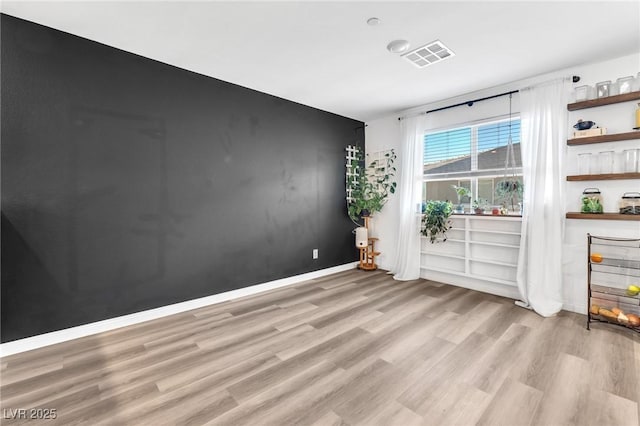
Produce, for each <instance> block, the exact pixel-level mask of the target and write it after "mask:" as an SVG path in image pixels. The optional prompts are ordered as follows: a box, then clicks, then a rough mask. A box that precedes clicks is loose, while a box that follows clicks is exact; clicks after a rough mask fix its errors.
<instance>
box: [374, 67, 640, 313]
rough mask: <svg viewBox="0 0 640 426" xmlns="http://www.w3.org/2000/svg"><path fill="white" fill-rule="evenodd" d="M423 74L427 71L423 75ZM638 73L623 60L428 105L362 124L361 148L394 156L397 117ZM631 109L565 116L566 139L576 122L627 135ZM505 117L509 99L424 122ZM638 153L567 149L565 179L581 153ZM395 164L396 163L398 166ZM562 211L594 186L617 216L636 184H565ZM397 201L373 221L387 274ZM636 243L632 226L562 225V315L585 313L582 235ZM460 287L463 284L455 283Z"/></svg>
mask: <svg viewBox="0 0 640 426" xmlns="http://www.w3.org/2000/svg"><path fill="white" fill-rule="evenodd" d="M426 71H427V72H428V69H426ZM638 71H640V54H634V55H628V56H624V57H620V58H616V59H613V60H609V61H604V62H599V63H594V64H585V65H581V66H576V67H573V68H569V69H564V70H559V71H556V72H553V73H549V74H545V75H540V76H535V77H531V78H526V79H523V80H520V81H516V82H510V83H506V84H504V85H502V86H499V87H492V88H487V89H485V90H481V91H478V92H474V93H470V94H466V95H463V96H459V97H456V98H452V99H445V100H442V101H439V102H435V103H432V104H428V105H422V106H419V107H416V108H412V109H409V110H406V111H402V112H399V113H397V114H392V115H389V116H386V117H382V118H379V119H376V120H372V121H370V122H368V123H367V127H366V130H365V134H366V146H367V151H368V152H374V151H379V150H384V149H390V148H395V149H396V152H397V151H398V147H399V144H400V125H399V121H398V117H400V116H405V115H410V114H414V113H416V112H419V111H427V110H430V109H435V108H439V107H442V106H447V105H451V104H456V103H459V102H465V101H467V100H470V99H476V98H481V97H484V96H491V95H495V94H498V93H502V92H507V91H510V90H516V89H519V88H522V87H527V86H529V85H533V84H536V83H539V82H542V81H546V80H549V79H552V78H556V77H560V76H571V75H579V76H580V77H581V80H580V82H578V83H576V84H574V85H573V86H574V87H576V86H580V85H583V84H590V85H594V84H595V83H597V82H599V81H602V80H612V81H615V80H616V79H617V78H618V77H623V76H627V75H636V73H638ZM513 101H514V103H513V110H514V112H517V111H519V104H518V96H517V95H514V99H513ZM635 108H636V104H635V103H624V104H618V105H612V106H609V107H600V108H595V109H587V110H582V111H576V112H571V113H569V120H568V123H567V129H568V131H569V134H571V132H572V131H573V129H572V128H571V125H573V124H574V123H575V121H577V119H578V118H583V119H585V120H589V119H591V120H593V121H595V122H596V123H597V124H598V125H600V126H601V127H607V128H608V130H609V133H618V132H626V131H629V130H630V129H631V127H633V117H634V111H635ZM506 113H508V97H502V98H496V99H493V100H488V101H483V102H479V103H476V104H475V105H474V106H473V107H467V106H461V107H457V108H453V109H450V110H446V111H442V112H437V113H432V114H429V115H428V116H427V118H428V120H427V122H428V125H427V126H428V129H438V128H442V127H449V126H453V125H455V124H458V123H464V122H469V121H473V120H477V119H482V118H487V117H494V116H498V115H503V114H506ZM425 130H427V129H425ZM632 146H633V147H640V142H639V141H638V140H635V141H622V142H610V143H606V144H595V145H585V146H582V147H567V160H568V162H569V164H568V165H567V173H569V174H576V173H577V163H576V160H577V154H578V153H580V152H585V151H591V152H597V151H601V150H605V149H610V150H615V151H617V152H621V151H622V150H623V149H626V148H628V147H632ZM398 163H399V161H398ZM566 185H567V186H566V194H567V202H566V206H565V208H566V209H567V211H578V209H579V201H580V195H581V193H582V190H584V188H586V187H590V186H596V187H598V188H600V189H601V190H602V192H603V197H604V206H605V210H607V211H616V210H617V201H618V199H619V198H620V196H621V195H622V193H623V192H626V191H640V183H639V182H638V181H637V180H636V181H630V180H628V181H627V180H620V181H598V182H568V183H567V184H566ZM398 208H399V206H398V204H397V197H396V196H392V197H391V199H390V201H389V202H388V204H387V206H385V208H384V210H383V211H382V212H381V213H379V214H377V215H376V217H375V218H374V221H373V223H374V229H373V234H374V235H375V236H377V237H379V238H380V242H379V247H380V248H381V251H382V252H383V253H382V255H381V257H380V262H379V265H380V267H381V268H383V269H388V268H389V267H390V266H391V265H392V264H393V262H394V259H393V253H394V250H395V244H396V241H397V240H396V235H397V223H398ZM587 233H591V234H594V235H607V236H625V237H631V236H635V237H640V223H638V222H637V221H600V220H597V221H593V220H569V219H568V220H567V221H566V230H565V251H564V252H565V258H564V263H565V273H564V277H565V279H564V283H563V287H564V303H565V309H567V310H571V311H576V312H581V313H585V312H586V234H587ZM460 284H461V285H462V284H463V283H460Z"/></svg>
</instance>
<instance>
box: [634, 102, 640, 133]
mask: <svg viewBox="0 0 640 426" xmlns="http://www.w3.org/2000/svg"><path fill="white" fill-rule="evenodd" d="M633 130H640V103H638V109H636V127H634V128H633Z"/></svg>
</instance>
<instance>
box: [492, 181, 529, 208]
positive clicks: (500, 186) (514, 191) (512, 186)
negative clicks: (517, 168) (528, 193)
mask: <svg viewBox="0 0 640 426" xmlns="http://www.w3.org/2000/svg"><path fill="white" fill-rule="evenodd" d="M523 191H524V185H523V184H522V182H520V181H519V180H517V179H515V178H514V179H504V180H501V181H500V182H498V183H497V184H496V196H497V197H498V199H499V200H500V201H502V204H503V206H504V205H505V204H506V205H508V204H511V210H512V211H515V210H516V206H517V205H518V203H519V202H520V200H522V193H523Z"/></svg>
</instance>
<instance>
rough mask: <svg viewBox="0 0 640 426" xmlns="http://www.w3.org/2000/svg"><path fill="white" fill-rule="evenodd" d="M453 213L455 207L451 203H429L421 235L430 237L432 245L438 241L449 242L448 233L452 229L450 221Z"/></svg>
mask: <svg viewBox="0 0 640 426" xmlns="http://www.w3.org/2000/svg"><path fill="white" fill-rule="evenodd" d="M451 213H453V205H452V204H451V202H450V201H438V200H429V201H427V204H426V207H425V213H424V216H423V217H422V229H421V230H420V233H421V234H422V235H424V236H425V237H429V241H431V243H432V244H433V243H435V242H436V240H438V239H441V240H442V241H443V242H444V241H447V231H448V230H449V229H451V220H449V217H450V216H451Z"/></svg>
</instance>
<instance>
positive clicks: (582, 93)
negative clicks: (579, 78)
mask: <svg viewBox="0 0 640 426" xmlns="http://www.w3.org/2000/svg"><path fill="white" fill-rule="evenodd" d="M575 90H576V102H582V101H586V100H587V99H589V86H578V87H576V89H575Z"/></svg>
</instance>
